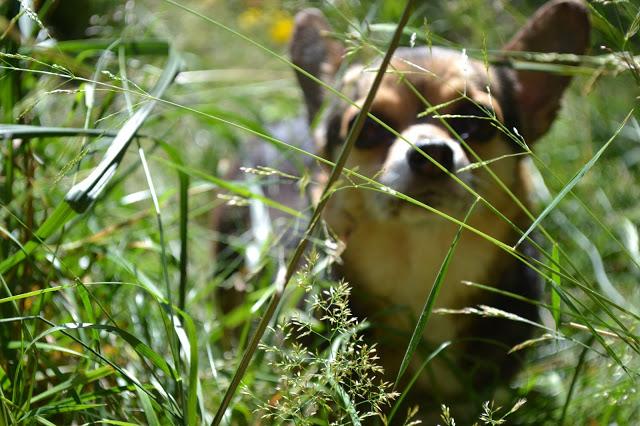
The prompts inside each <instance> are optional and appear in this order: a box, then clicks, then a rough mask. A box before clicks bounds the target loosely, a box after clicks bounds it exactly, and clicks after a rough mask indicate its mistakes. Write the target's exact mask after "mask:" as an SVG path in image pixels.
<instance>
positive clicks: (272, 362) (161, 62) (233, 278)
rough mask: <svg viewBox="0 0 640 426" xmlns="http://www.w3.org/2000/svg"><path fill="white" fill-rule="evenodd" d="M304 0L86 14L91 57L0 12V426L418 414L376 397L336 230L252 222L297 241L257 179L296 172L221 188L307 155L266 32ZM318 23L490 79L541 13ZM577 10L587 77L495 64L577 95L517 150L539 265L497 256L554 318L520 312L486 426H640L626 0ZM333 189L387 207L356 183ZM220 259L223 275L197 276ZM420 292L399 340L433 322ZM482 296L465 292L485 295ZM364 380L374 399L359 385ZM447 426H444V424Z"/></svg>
mask: <svg viewBox="0 0 640 426" xmlns="http://www.w3.org/2000/svg"><path fill="white" fill-rule="evenodd" d="M309 4H310V3H308V2H296V3H295V4H289V3H286V2H279V1H274V2H256V3H255V4H252V7H253V9H250V8H249V6H250V5H249V4H248V3H247V4H245V3H244V2H238V3H237V4H235V3H234V4H229V5H225V4H221V3H216V2H204V3H202V2H187V1H173V0H167V1H164V2H160V1H153V0H148V1H140V2H137V3H134V2H126V3H122V4H115V5H109V4H106V5H101V3H100V2H96V3H95V4H92V8H93V7H95V10H94V13H96V17H94V18H92V19H91V21H90V22H88V23H85V24H83V25H84V26H85V27H86V26H88V29H87V28H84V30H88V33H89V34H91V35H92V38H86V39H73V40H67V41H58V42H53V39H52V37H57V38H59V39H63V38H64V31H63V30H64V27H62V26H59V24H57V23H59V22H60V19H61V18H60V16H58V15H56V13H59V12H60V11H59V10H58V11H56V8H55V2H53V1H51V0H45V1H43V2H39V3H37V5H32V3H31V2H26V1H20V2H19V1H14V0H9V1H7V2H5V3H3V4H1V5H0V27H1V28H2V31H0V33H1V36H0V117H2V121H1V122H2V124H0V135H2V141H1V142H0V200H1V203H2V204H1V209H0V212H1V213H0V236H1V238H0V289H1V291H0V424H34V423H40V424H71V423H105V424H153V425H156V424H189V425H192V424H210V423H211V422H214V423H222V424H253V423H254V422H255V419H259V418H263V419H264V420H263V421H264V422H265V424H270V423H288V422H296V423H303V424H328V423H329V422H332V421H333V422H336V423H346V424H352V423H353V424H358V423H360V422H362V421H373V420H372V419H376V420H375V421H377V422H379V423H381V424H384V423H389V422H393V424H395V422H398V421H401V420H405V419H406V420H405V422H406V423H409V422H411V421H413V420H415V419H416V418H417V417H416V411H415V410H414V409H413V408H412V407H407V406H406V404H404V405H403V401H404V396H403V391H405V390H406V389H395V390H393V389H392V387H391V386H390V385H385V384H383V383H382V381H381V376H380V371H379V367H378V366H377V355H376V353H375V350H374V349H372V347H371V345H372V343H373V342H369V341H367V340H366V337H363V331H364V330H365V329H366V327H367V326H368V325H367V323H366V322H365V323H363V322H361V321H359V320H358V319H356V318H354V317H353V316H352V315H351V313H350V311H349V309H348V298H349V297H350V294H349V287H348V285H346V284H344V283H335V282H332V281H331V280H330V279H329V278H328V276H329V275H330V274H328V273H327V272H326V271H327V268H329V265H330V264H331V262H332V261H333V260H334V258H335V256H336V255H337V252H336V250H338V248H336V246H335V243H334V242H333V241H332V240H331V238H330V237H331V236H330V234H328V233H326V232H324V231H322V230H321V231H322V232H316V233H314V234H311V233H305V232H304V230H300V229H299V228H296V227H294V226H293V225H292V227H291V228H285V229H286V231H281V229H283V228H282V227H280V226H279V225H278V224H277V223H272V221H273V219H272V217H271V216H265V215H264V210H260V209H257V208H256V207H255V206H260V205H262V206H268V207H269V208H271V209H274V210H278V211H279V212H281V214H282V215H283V216H284V217H285V218H291V221H292V223H295V222H294V219H296V220H298V221H299V220H305V219H306V220H310V223H311V226H315V225H316V224H317V223H319V222H317V219H318V217H319V212H320V211H321V208H322V207H321V206H318V207H317V208H316V209H315V210H311V207H310V208H309V209H308V210H303V211H297V210H292V209H291V207H290V206H286V205H283V204H279V203H278V202H276V201H275V200H272V199H269V198H268V197H267V196H265V195H264V194H265V192H264V191H263V189H265V188H267V186H268V185H270V184H271V183H273V181H274V179H275V180H279V181H285V182H286V181H291V182H293V183H292V184H293V185H295V184H298V185H299V186H300V188H301V190H305V189H306V187H307V186H308V185H318V183H317V182H313V181H312V179H313V178H312V177H310V176H309V175H308V174H306V172H305V170H303V169H301V170H300V172H299V174H298V175H296V176H292V175H287V174H284V173H279V172H278V171H277V170H272V169H263V170H262V173H258V172H255V170H254V173H253V174H252V175H251V179H246V180H245V179H242V177H243V176H240V177H238V174H237V173H235V174H234V173H232V172H234V171H235V170H236V169H237V163H242V161H243V156H244V155H245V154H246V152H247V151H250V150H251V149H250V148H248V146H250V144H256V145H258V144H271V145H273V146H275V147H276V148H277V149H278V150H279V151H280V152H281V153H282V155H290V156H292V157H293V158H302V157H311V158H314V161H318V162H319V161H325V160H322V159H320V158H318V157H313V153H309V152H305V151H304V150H302V149H301V148H300V147H297V146H291V145H290V144H289V141H288V140H280V139H279V138H278V137H277V136H275V135H271V134H270V130H269V129H270V127H269V123H272V122H274V121H277V120H282V119H287V118H290V117H292V116H295V115H296V114H298V111H299V108H300V103H299V100H298V98H299V96H298V92H297V89H296V88H295V86H294V83H293V78H292V72H291V69H290V68H291V64H289V63H288V61H287V59H286V54H285V53H284V51H285V49H284V44H283V43H284V40H285V38H286V37H285V38H283V37H282V34H286V31H287V25H291V16H292V14H293V13H295V11H296V10H297V9H299V8H301V7H303V6H305V5H309ZM316 5H317V4H316ZM322 6H323V7H324V8H325V12H326V13H327V15H328V16H329V17H330V18H331V20H332V23H333V24H334V26H335V28H336V29H337V34H336V36H337V37H340V38H342V39H344V40H346V41H347V42H348V45H349V47H350V52H351V54H352V55H354V56H357V55H358V54H363V53H364V54H366V53H367V52H369V53H371V52H374V53H376V52H377V54H380V55H384V53H385V52H387V51H392V50H393V47H392V48H391V49H389V50H387V49H388V48H389V46H390V45H391V46H393V45H394V42H391V38H392V34H393V32H394V31H395V30H396V28H399V29H400V30H401V32H398V33H397V35H398V37H399V38H400V39H401V41H400V43H404V44H408V43H410V42H411V39H412V38H413V36H412V34H415V38H416V39H417V40H418V42H419V43H427V44H439V45H446V46H449V47H452V48H455V49H460V50H461V49H462V48H465V49H467V51H468V52H469V54H470V55H475V56H476V57H477V58H479V59H483V57H484V58H486V60H487V61H491V60H492V58H493V56H492V55H494V53H495V52H494V51H491V50H487V49H486V47H485V46H500V44H501V42H503V41H504V40H506V39H508V37H509V35H510V34H511V33H512V32H513V31H514V29H515V28H517V27H518V26H519V24H521V23H522V22H523V21H524V19H525V18H526V16H527V15H528V12H530V11H531V10H532V9H533V8H534V5H533V4H529V3H528V2H519V3H517V4H509V5H508V6H505V7H503V6H501V3H500V4H499V3H495V4H494V3H491V7H488V6H487V3H486V2H484V1H480V0H455V1H449V2H437V3H433V4H431V3H427V4H424V5H418V7H417V8H416V10H414V13H413V15H412V18H411V19H410V20H409V22H408V24H407V26H406V27H405V28H404V29H403V26H404V24H403V23H401V25H397V23H398V22H401V19H400V18H401V15H402V12H403V7H404V3H403V2H397V3H396V2H382V1H373V2H370V3H368V4H366V5H361V6H359V7H356V6H355V5H353V4H351V3H350V2H336V3H335V4H332V5H329V4H327V5H324V4H323V5H322ZM79 7H80V6H79ZM590 10H591V12H592V23H593V26H594V33H593V43H592V44H593V46H594V47H593V48H592V51H591V52H590V53H589V56H586V57H584V58H581V64H580V65H579V66H572V67H567V66H566V65H563V66H561V67H560V66H558V65H556V64H551V63H547V62H544V61H542V62H541V61H540V58H537V57H535V56H527V55H524V56H518V57H514V58H513V60H514V61H516V62H517V63H519V64H520V65H521V66H529V67H537V68H541V69H546V70H549V71H553V72H558V71H562V72H571V73H573V74H574V75H575V82H574V84H573V86H572V89H571V91H570V93H569V94H568V96H567V99H566V102H565V105H564V108H563V111H562V113H561V116H560V118H559V120H558V122H557V123H556V125H555V126H554V128H553V130H552V132H551V133H550V134H549V135H548V136H547V137H546V138H545V139H544V140H543V141H541V143H540V144H539V145H538V146H536V148H535V150H534V151H533V152H531V151H528V152H527V156H528V157H530V161H531V165H532V169H533V171H532V173H533V176H534V177H535V179H534V196H535V197H536V200H535V204H536V208H537V212H538V213H536V212H531V217H532V222H534V224H535V225H536V227H539V228H540V229H541V234H542V237H543V238H542V239H541V241H539V242H537V244H538V246H539V249H540V251H541V254H542V256H541V259H543V260H541V261H538V260H536V259H532V258H528V257H526V256H524V255H523V254H522V253H520V252H518V251H517V250H515V249H514V248H513V247H510V246H508V245H506V244H505V243H504V242H500V241H497V240H493V242H494V243H495V244H496V245H498V246H499V247H500V248H501V249H503V250H505V251H507V252H509V253H511V254H512V255H513V256H515V257H516V258H518V259H519V260H520V261H522V262H525V263H527V264H529V265H530V266H531V267H532V268H534V269H535V270H537V271H538V272H539V273H540V275H541V276H543V277H544V278H545V280H546V281H547V283H548V293H549V298H548V300H544V301H541V302H538V303H539V305H540V309H541V310H542V311H543V312H545V315H547V316H548V318H547V321H546V322H545V323H544V324H540V327H541V328H543V329H544V332H543V333H544V334H541V336H540V338H539V339H536V340H535V341H531V342H527V343H526V344H525V345H528V346H531V347H533V348H534V350H533V351H530V356H529V358H528V361H527V363H526V366H525V369H524V371H523V373H522V374H520V375H519V377H518V379H517V381H516V382H515V383H514V384H513V387H512V388H510V389H509V393H510V394H511V395H510V397H511V398H510V399H512V400H513V401H514V403H516V401H518V400H519V399H520V398H522V397H526V398H527V403H526V404H524V405H522V403H520V402H518V403H516V405H515V407H514V409H513V410H511V411H509V410H507V409H502V410H498V409H497V408H496V407H493V406H491V404H490V403H488V404H487V405H486V406H484V407H481V406H478V407H477V411H478V412H479V413H481V417H480V418H479V421H480V422H482V423H483V424H501V421H502V420H504V421H507V422H512V423H516V424H589V423H590V422H591V423H593V424H612V423H617V424H634V423H635V422H637V421H640V413H639V408H638V407H640V401H639V397H638V394H637V384H636V383H637V380H638V379H637V378H638V371H639V370H638V369H639V368H640V365H639V360H640V356H639V352H640V340H639V339H638V332H637V328H638V319H639V318H640V316H639V313H638V306H639V299H638V291H637V288H636V283H637V281H638V279H639V278H640V248H639V244H640V237H639V236H638V223H640V213H639V212H640V208H639V207H640V204H639V201H638V200H640V186H639V185H638V184H637V182H638V177H639V176H640V171H639V169H638V167H639V165H640V161H639V159H640V146H639V145H638V140H640V127H639V126H638V122H637V112H636V109H634V107H635V104H636V103H637V98H636V97H637V94H638V90H637V88H638V81H640V74H639V72H638V64H637V62H636V56H635V55H636V54H637V53H638V52H637V50H638V34H637V32H638V28H639V25H638V15H637V5H634V4H633V3H632V2H625V1H623V2H615V3H601V2H593V3H591V4H590ZM425 16H426V17H427V18H426V20H425V19H424V17H425ZM256 17H257V19H255V18H256ZM77 20H78V21H79V20H80V17H78V18H77ZM365 20H366V21H367V22H368V24H364V23H363V22H365ZM489 23H490V25H489ZM494 23H495V25H494ZM78 24H80V22H78ZM74 35H75V34H74ZM400 36H401V37H400ZM44 41H47V42H46V43H43V42H44ZM257 63H260V66H259V67H257V66H256V64H257ZM334 96H340V94H339V93H335V94H334ZM433 107H437V106H433ZM365 109H366V108H365ZM361 117H362V118H364V114H363V115H361ZM504 130H505V131H509V129H504ZM256 136H257V137H258V139H260V140H257V139H256ZM134 147H135V148H134ZM347 154H348V152H345V155H347ZM341 164H343V163H342V162H341V161H338V164H337V165H335V168H334V175H333V176H334V177H335V178H337V177H338V176H339V175H340V174H341V173H340V171H341V170H340V168H341V167H342V166H341ZM265 166H272V165H271V164H265ZM476 167H487V168H490V167H491V164H490V163H488V164H479V165H477V166H476ZM276 169H277V167H276ZM342 176H344V177H345V181H346V182H351V183H356V182H357V184H358V185H359V186H361V187H362V189H363V190H374V191H385V192H387V193H388V192H389V191H388V188H385V187H383V186H381V185H380V184H379V183H377V182H376V181H375V180H372V179H366V178H364V177H363V176H360V175H359V174H358V171H357V170H345V171H344V172H343V173H342ZM249 181H250V182H251V183H247V182H249ZM496 184H500V183H499V182H496ZM328 195H330V192H329V193H327V196H328ZM392 195H395V196H398V197H400V198H402V199H404V200H406V201H407V202H412V203H414V204H418V205H419V203H418V202H417V201H416V200H412V199H410V198H409V197H407V196H406V195H404V194H392ZM223 204H235V205H236V206H235V207H229V206H226V207H225V208H226V209H227V210H228V211H229V210H230V211H231V212H233V213H235V212H238V213H240V214H241V215H242V214H244V213H245V212H246V210H248V209H253V210H252V211H253V212H254V214H256V212H258V213H257V214H259V212H260V211H262V212H263V213H262V214H263V216H262V217H261V220H262V223H267V224H270V225H272V226H271V227H270V229H272V230H274V232H275V233H276V234H275V235H274V234H272V235H270V236H268V237H267V238H266V239H262V240H259V239H257V238H256V237H255V236H256V235H262V234H261V231H262V230H261V229H249V230H248V231H243V230H242V228H240V230H238V231H237V232H235V231H234V232H232V233H228V234H227V233H224V232H223V230H221V229H215V228H213V227H212V226H211V220H210V216H211V213H210V212H211V211H218V210H217V209H219V208H221V207H222V205H223ZM247 205H249V206H247ZM252 206H253V207H252ZM422 207H424V208H427V209H430V207H429V206H424V205H423V206H422ZM539 212H542V213H539ZM435 213H436V214H442V212H437V211H436V212H435ZM536 218H537V220H536ZM448 219H450V220H454V221H456V220H455V219H453V218H448ZM257 222H259V221H257ZM456 223H458V225H459V226H460V227H461V229H463V228H464V229H466V230H467V231H471V232H476V233H478V232H479V231H478V230H474V229H470V227H469V226H468V225H467V224H466V223H464V222H461V221H456ZM254 226H258V225H254ZM521 231H522V234H521V235H523V238H524V236H525V235H526V230H521ZM282 232H289V233H291V234H294V235H296V236H297V238H299V239H300V241H304V244H308V243H309V244H311V245H312V246H313V250H312V253H313V254H312V255H310V257H309V259H308V262H307V264H306V266H305V267H302V268H300V267H299V265H301V264H302V262H301V261H300V260H301V258H302V254H303V250H302V249H303V248H304V247H302V248H300V247H299V249H298V250H297V251H295V250H291V249H290V248H287V247H286V246H284V245H283V244H281V240H282V239H283V238H282V237H283V235H282V234H281V233H282ZM486 238H490V237H489V236H486ZM216 244H217V245H219V246H222V247H225V250H227V251H228V252H230V253H232V255H231V256H230V257H223V256H222V254H224V253H220V256H219V258H218V259H217V260H216V261H212V259H213V257H212V256H213V255H212V247H213V246H214V245H216ZM256 248H257V249H256ZM234 253H235V254H238V253H239V255H235V254H234ZM450 253H451V254H452V255H454V254H455V243H454V242H452V248H451V251H450ZM229 259H231V260H229ZM243 259H247V261H246V262H243ZM285 259H293V260H292V261H290V262H289V264H288V265H287V263H286V261H285ZM234 262H240V263H242V264H244V266H242V265H237V264H234ZM446 268H447V264H446V262H445V263H444V264H443V268H442V271H441V274H440V276H442V274H446ZM297 269H298V270H297ZM296 270H297V272H296ZM274 277H277V278H278V279H276V280H275V281H274ZM290 279H292V283H296V284H295V285H290V286H288V288H287V291H286V292H284V291H283V290H284V289H283V286H284V285H283V284H284V283H287V282H289V281H290ZM437 282H438V280H437V279H436V285H435V286H434V291H433V292H432V294H433V296H432V297H430V299H428V300H426V301H425V314H424V318H423V319H422V320H421V321H420V322H419V323H418V324H417V326H416V331H415V333H414V334H415V336H419V335H421V330H420V329H421V327H424V324H425V323H426V320H427V319H428V317H429V316H430V315H436V314H437V313H434V312H433V311H432V307H433V302H434V300H435V298H436V297H437V288H438V286H437ZM485 284H490V283H469V285H473V286H476V287H479V288H482V289H483V291H493V290H492V288H491V287H490V286H487V285H485ZM229 288H234V289H236V290H237V289H240V290H241V293H242V296H243V297H242V298H241V299H240V300H239V301H237V302H236V303H231V298H230V296H229V295H230V294H234V292H225V291H223V290H221V289H229ZM514 297H517V295H514ZM533 302H535V301H532V303H533ZM311 313H313V314H315V315H311ZM466 314H471V315H500V314H501V313H496V312H494V311H491V310H488V309H485V310H475V311H471V310H467V311H466ZM413 340H414V341H413V343H412V344H409V341H407V344H408V348H409V349H408V350H407V354H406V358H407V359H409V358H411V357H412V356H413V355H414V354H416V349H415V348H416V343H417V342H416V338H414V339H413ZM445 345H446V344H445ZM443 348H444V347H441V348H439V349H437V350H436V351H435V352H433V353H432V355H433V356H437V355H438V353H439V351H440V350H442V349H443ZM243 354H245V355H244V356H243ZM429 359H430V358H428V357H427V362H428V360H429ZM358 374H364V375H363V376H358ZM365 378H366V379H368V380H369V382H367V384H368V385H372V384H373V385H375V386H374V387H368V388H365V387H361V386H364V385H363V383H364V382H363V380H364V379H365ZM378 384H380V388H379V389H378V388H376V386H377V385H378ZM236 386H237V387H239V389H238V391H235V387H236ZM225 395H226V397H225ZM418 416H419V414H418ZM442 416H443V417H442V423H444V424H453V420H452V419H453V418H455V417H456V413H455V412H450V411H449V409H447V408H443V414H442ZM390 424H391V423H390Z"/></svg>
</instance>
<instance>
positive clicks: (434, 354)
mask: <svg viewBox="0 0 640 426" xmlns="http://www.w3.org/2000/svg"><path fill="white" fill-rule="evenodd" d="M449 345H451V342H450V341H447V342H443V343H442V344H441V345H440V346H438V347H437V348H436V350H435V351H433V352H431V354H429V356H428V357H427V359H425V360H424V361H423V362H422V365H420V368H418V370H417V371H416V372H415V374H414V375H413V376H412V377H411V380H410V381H409V383H407V386H406V387H405V388H404V390H403V391H402V393H401V394H400V396H399V397H398V400H397V401H396V402H395V404H394V405H393V408H392V409H391V413H389V420H388V424H393V423H391V420H392V419H393V417H394V416H395V414H396V413H397V411H398V409H399V408H400V406H401V405H402V401H404V399H405V398H406V396H407V394H408V393H409V391H410V390H411V388H412V387H413V385H414V384H415V382H416V381H417V380H418V377H420V374H421V373H422V370H424V369H425V367H426V366H427V365H429V363H430V362H431V361H433V359H434V358H435V357H437V356H438V355H439V354H440V352H442V351H444V350H445V349H446V348H448V347H449Z"/></svg>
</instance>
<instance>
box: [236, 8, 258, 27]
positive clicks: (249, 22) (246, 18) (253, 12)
mask: <svg viewBox="0 0 640 426" xmlns="http://www.w3.org/2000/svg"><path fill="white" fill-rule="evenodd" d="M263 16H264V13H262V10H261V9H259V8H257V7H250V8H248V9H247V10H245V11H244V12H242V13H241V14H240V16H238V25H239V26H240V28H242V29H243V30H250V29H252V28H255V27H256V26H257V25H258V23H260V20H261V19H262V18H263Z"/></svg>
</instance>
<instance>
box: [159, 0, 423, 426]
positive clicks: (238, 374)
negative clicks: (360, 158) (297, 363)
mask: <svg viewBox="0 0 640 426" xmlns="http://www.w3.org/2000/svg"><path fill="white" fill-rule="evenodd" d="M167 1H168V2H170V3H172V4H175V5H177V6H180V5H179V4H178V3H175V2H173V1H172V0H167ZM413 4H414V1H413V0H407V1H406V3H405V7H404V11H403V13H402V17H401V18H400V21H399V22H398V26H397V27H396V32H395V33H394V35H393V38H392V39H391V41H390V43H389V46H388V48H387V51H386V53H385V55H384V57H383V59H382V62H381V63H380V66H379V68H378V70H377V72H376V74H375V77H374V79H373V82H372V84H371V87H370V89H369V92H368V93H367V96H366V98H365V100H364V102H363V104H362V108H361V110H360V113H359V114H358V115H357V116H356V119H355V121H354V123H353V127H352V128H351V130H350V131H349V133H348V135H347V138H346V140H345V142H344V145H343V147H342V150H341V152H340V155H339V156H338V160H337V161H336V164H335V166H334V168H333V170H332V171H331V174H330V175H329V178H328V179H327V182H326V184H325V187H324V189H323V193H322V195H321V197H320V201H319V203H318V205H317V206H316V208H315V209H314V211H313V215H312V217H311V220H310V221H309V223H308V225H307V229H306V230H305V234H304V236H303V237H302V239H301V240H300V241H299V243H298V245H297V247H296V249H295V250H294V252H293V254H292V255H291V258H290V259H289V263H288V264H287V268H286V272H285V274H284V277H283V278H282V281H281V282H276V283H275V284H276V286H277V287H278V291H276V292H274V295H273V296H272V298H271V300H270V302H269V305H268V306H267V309H266V312H265V313H264V314H263V317H262V318H261V320H260V322H259V323H258V326H257V328H256V330H255V332H254V334H253V336H252V337H251V339H250V340H249V344H248V346H247V348H246V350H245V351H244V353H243V355H242V359H241V361H240V364H239V365H238V367H237V369H236V371H235V373H234V375H233V377H232V379H231V383H230V385H229V387H228V388H227V391H226V392H225V395H224V397H223V399H222V402H221V404H220V407H218V411H217V412H216V415H215V417H214V418H213V421H212V423H211V424H212V425H213V426H217V425H219V424H220V422H221V421H222V419H223V417H224V416H225V413H226V412H227V408H228V407H229V404H230V403H231V399H232V398H233V395H234V394H235V391H236V389H237V388H238V385H239V384H240V381H241V380H242V378H243V377H244V375H245V373H246V370H247V368H248V367H249V363H250V362H251V360H252V358H253V355H254V353H255V351H256V349H257V348H258V343H259V342H260V340H261V339H262V336H263V335H264V333H265V331H266V330H267V326H268V325H269V323H270V322H271V319H272V318H273V315H274V314H275V312H276V309H277V308H278V305H279V303H280V300H281V299H282V295H283V293H284V289H285V288H286V286H287V285H288V284H289V282H290V281H291V278H292V277H293V275H294V273H295V271H296V270H297V268H298V264H299V262H300V260H301V259H302V256H303V254H304V252H305V249H306V247H307V244H308V241H309V238H310V237H311V235H312V233H313V232H314V231H315V229H316V226H317V224H318V222H319V220H320V217H321V214H322V211H323V210H324V208H325V207H326V205H327V202H328V200H329V198H330V196H331V194H332V192H333V189H334V188H333V185H334V184H335V183H336V182H337V181H338V179H339V178H340V176H341V174H342V172H343V170H344V168H345V165H346V162H347V159H348V158H349V154H350V152H351V149H352V148H353V146H354V145H355V142H356V140H357V137H358V136H359V135H360V132H361V130H362V128H363V127H364V123H365V120H366V118H367V114H368V113H369V111H370V110H371V106H372V104H373V99H374V97H375V95H376V93H377V91H378V88H379V86H380V84H381V82H382V78H383V77H384V75H385V73H386V71H387V67H388V66H389V63H390V62H391V57H392V55H393V53H394V52H395V50H396V48H397V47H398V42H399V41H400V36H401V34H402V29H403V28H404V26H405V25H406V24H407V21H408V20H409V15H410V14H411V10H412V9H413ZM180 7H182V8H183V9H186V10H189V11H191V10H190V9H187V8H185V7H184V6H180Z"/></svg>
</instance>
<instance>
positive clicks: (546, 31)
mask: <svg viewBox="0 0 640 426" xmlns="http://www.w3.org/2000/svg"><path fill="white" fill-rule="evenodd" d="M589 32H590V24H589V14H588V10H587V7H586V6H585V4H584V3H583V2H582V1H580V0H552V1H550V2H548V3H547V4H545V5H544V6H542V7H541V8H540V9H538V11H537V12H536V13H535V14H534V15H533V17H531V19H529V21H528V22H527V23H526V25H525V26H524V27H523V28H522V29H521V30H520V31H519V32H518V33H517V34H516V35H515V36H514V37H513V38H512V39H511V41H509V43H507V44H506V46H505V47H504V50H507V51H522V52H539V53H552V52H555V53H565V54H567V53H569V54H575V55H582V54H583V53H584V52H585V51H586V49H587V47H588V45H589ZM516 75H517V80H518V84H517V86H518V87H517V90H516V91H517V93H516V101H517V102H518V104H519V105H520V108H521V118H522V126H523V129H518V130H520V131H521V132H522V133H523V135H524V137H525V139H526V140H527V142H533V141H535V140H536V139H538V138H539V137H540V136H542V135H543V134H544V133H545V132H546V131H547V130H549V127H551V123H552V122H553V120H554V118H555V116H556V114H557V112H558V109H559V108H560V99H561V98H562V93H563V92H564V90H565V89H566V88H567V86H568V85H569V82H570V81H571V77H569V76H564V75H559V74H552V73H546V72H537V71H526V70H518V71H516Z"/></svg>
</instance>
